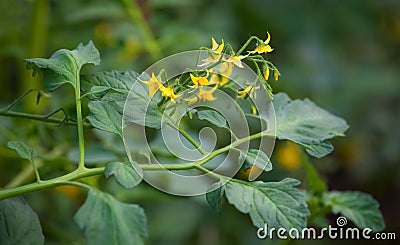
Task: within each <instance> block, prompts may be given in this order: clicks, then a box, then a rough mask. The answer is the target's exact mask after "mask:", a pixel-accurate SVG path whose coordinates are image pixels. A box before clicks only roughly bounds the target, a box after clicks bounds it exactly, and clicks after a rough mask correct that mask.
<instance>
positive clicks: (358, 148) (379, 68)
mask: <svg viewBox="0 0 400 245" xmlns="http://www.w3.org/2000/svg"><path fill="white" fill-rule="evenodd" d="M399 9H400V2H399V1H395V0H392V1H390V0H387V1H372V0H369V1H361V0H355V1H335V0H324V1H318V2H316V1H295V0H287V1H257V0H249V1H239V0H234V1H229V2H228V1H222V0H214V1H211V0H206V1H200V0H195V1H190V0H168V1H162V0H147V1H146V0H138V1H136V2H135V1H117V0H97V1H94V0H76V1H55V0H53V1H52V0H30V1H29V0H14V1H9V0H3V1H1V2H0V10H1V13H2V14H1V16H0V74H1V79H2V81H1V87H0V106H2V107H4V106H6V105H7V104H9V103H10V102H11V101H12V100H13V99H15V98H17V97H18V96H19V95H21V94H22V93H24V92H25V91H26V90H27V88H29V87H32V85H34V86H33V87H37V88H43V87H42V86H43V85H41V84H40V83H38V82H35V80H34V79H32V78H31V74H30V72H28V71H26V70H25V64H24V62H23V59H25V58H31V57H48V56H50V55H51V53H52V52H53V51H54V50H57V49H59V48H68V49H71V48H73V47H76V45H77V44H78V43H80V42H83V43H87V41H89V40H93V42H94V43H95V44H96V46H97V48H98V49H99V50H100V51H101V53H102V64H101V66H100V68H98V69H101V70H112V69H118V70H125V69H132V70H136V71H138V72H140V71H142V70H143V69H144V68H146V67H147V66H148V65H149V64H151V63H152V62H153V61H156V60H157V59H159V58H161V57H163V56H166V55H170V54H173V53H176V52H179V51H185V50H191V49H195V48H198V47H200V46H209V45H210V38H211V37H215V38H216V39H217V40H220V39H221V38H224V39H225V40H229V42H230V43H232V44H233V46H234V47H235V44H236V47H238V46H239V44H241V43H243V42H244V41H245V40H246V39H247V38H248V37H249V36H250V35H257V36H260V37H263V36H264V35H266V31H267V30H268V31H269V32H270V33H272V36H273V39H272V41H271V43H272V44H273V47H274V48H275V50H276V52H277V53H279V55H276V56H275V54H274V52H273V53H271V54H270V55H271V58H273V59H274V61H275V63H276V64H277V66H278V67H280V72H281V74H282V77H281V78H280V80H279V82H274V83H273V88H274V89H275V92H279V91H286V92H287V93H288V94H289V95H290V96H291V97H293V98H303V97H310V98H312V99H313V100H314V101H315V102H316V103H317V104H319V105H321V106H323V107H325V108H327V109H328V110H329V111H331V112H334V113H335V114H337V115H340V116H341V117H343V118H345V119H346V120H347V122H348V123H349V125H350V130H349V131H348V132H347V137H346V140H336V141H335V142H334V144H335V148H336V150H335V152H334V153H333V154H331V155H330V156H329V157H327V158H324V159H320V160H317V159H312V161H313V162H315V163H317V164H316V166H317V167H318V169H319V170H320V172H322V175H323V176H324V178H325V179H326V180H328V183H329V188H330V189H338V190H343V189H348V188H349V187H351V189H360V190H362V191H366V192H369V193H371V194H372V195H373V196H374V197H375V198H376V199H377V200H378V201H379V202H380V204H381V210H382V212H383V215H384V217H385V220H386V224H387V228H386V230H387V231H399V230H400V214H399V212H398V210H397V208H398V207H399V205H400V195H398V193H399V192H400V151H399V149H400V140H399V139H400V130H398V125H399V123H400V80H399V77H400V69H399V66H400V62H399V59H398V57H399V56H400V45H399V44H400V12H399V11H398V10H399ZM137 13H139V16H137ZM135 14H136V15H135ZM140 20H141V21H140ZM57 95H59V96H57ZM69 96H71V98H72V96H73V92H72V91H71V90H69V89H68V88H62V89H60V91H57V92H56V94H55V95H54V96H53V97H52V98H51V99H49V98H46V96H44V97H43V98H42V99H41V101H40V104H39V106H36V105H35V99H36V98H35V96H34V95H30V96H29V97H28V98H26V99H25V100H24V103H23V104H22V105H19V106H18V107H16V108H15V110H18V111H26V112H31V113H47V112H50V111H51V110H53V109H57V108H60V107H62V108H64V109H65V111H66V112H67V113H68V114H69V115H74V112H73V111H74V110H73V109H74V108H73V104H70V103H71V101H72V100H70V99H66V98H67V97H69ZM58 115H60V116H62V114H58ZM59 128H62V130H59ZM86 137H87V139H88V140H87V142H93V143H92V145H91V146H90V145H89V147H92V148H93V149H94V150H93V152H94V155H95V154H96V152H97V153H98V152H101V151H102V150H101V149H99V148H98V145H97V143H96V141H97V142H98V141H102V143H103V145H106V146H107V147H109V148H108V149H111V150H112V151H113V152H114V153H115V154H116V155H118V154H121V152H118V147H117V146H115V144H113V142H115V140H114V139H113V138H112V137H110V136H108V135H107V134H104V133H97V132H96V133H94V134H90V135H89V134H88V135H86ZM21 139H25V141H26V142H27V143H29V144H30V145H34V146H35V148H36V149H37V151H38V153H39V155H44V156H43V158H44V159H45V160H44V161H45V164H44V162H38V163H37V164H38V165H42V167H41V173H42V175H43V176H47V177H52V176H49V175H48V174H50V173H51V175H55V174H57V173H61V172H63V171H70V170H71V169H73V168H74V166H70V164H69V163H68V162H69V158H73V157H74V152H75V153H76V147H77V136H76V135H75V131H74V129H73V128H71V127H68V126H64V125H61V126H54V125H49V124H43V123H38V122H33V121H29V120H26V119H11V118H5V117H0V154H1V157H0V186H6V185H8V186H12V185H17V184H21V183H20V182H21V181H22V182H28V181H30V179H29V177H27V176H32V177H33V175H32V172H30V166H29V165H27V164H25V163H24V164H23V163H22V162H20V161H19V160H18V161H17V160H16V156H15V154H14V153H13V152H12V151H11V150H9V149H7V148H6V142H7V141H9V140H21ZM276 148H277V154H275V156H276V157H274V158H273V159H272V160H273V162H278V163H281V164H280V166H281V167H279V165H278V164H275V165H274V167H275V169H274V170H273V171H272V173H268V174H264V175H263V176H262V177H261V178H263V179H265V180H276V179H280V178H282V177H285V176H287V175H288V172H290V173H291V174H292V175H296V176H299V178H300V179H301V176H304V171H303V169H302V168H297V165H298V164H299V163H298V162H296V157H297V156H296V154H297V153H296V151H298V149H295V148H293V146H290V145H287V144H286V143H285V142H280V143H279V144H277V146H276ZM66 152H67V153H68V154H65V153H66ZM282 152H289V153H290V152H292V153H291V154H293V156H292V157H291V158H288V157H286V158H285V157H282V156H281V155H282ZM122 154H123V153H122ZM104 157H105V158H107V157H108V159H109V158H110V157H111V158H112V157H113V156H104ZM297 158H298V157H297ZM298 161H299V160H298ZM21 170H23V171H22V172H21V173H20V171H21ZM18 173H20V174H18ZM17 174H18V175H17ZM46 174H47V175H46ZM16 175H17V176H18V179H13V180H12V177H13V176H16ZM10 181H11V182H10ZM86 181H89V182H90V183H97V182H98V181H99V185H105V188H106V189H108V191H109V192H112V193H115V194H116V197H117V199H119V200H122V201H128V202H135V203H139V204H140V205H142V206H143V207H144V208H145V210H146V213H147V215H148V220H149V224H148V226H149V233H150V234H151V236H150V237H149V238H148V240H147V241H146V242H147V244H188V243H190V244H208V245H212V244H269V243H268V242H266V241H260V240H258V239H257V237H256V235H255V234H256V233H255V232H256V230H255V228H253V227H252V226H251V225H250V220H249V218H248V217H247V216H245V215H243V214H240V213H239V212H236V211H234V210H233V208H232V207H230V206H228V205H226V206H225V208H224V210H223V212H222V214H219V215H216V214H215V213H213V211H212V210H211V208H209V207H208V206H207V204H206V202H205V200H204V199H202V198H190V199H183V198H177V197H171V196H167V195H165V194H162V193H160V192H158V191H157V190H154V189H152V188H150V187H148V186H147V185H146V184H144V183H142V184H141V185H140V186H139V187H137V188H135V189H133V190H130V191H126V190H123V189H122V188H120V187H119V186H118V185H117V184H115V183H114V182H111V183H108V182H107V183H106V182H104V180H103V178H100V180H98V179H97V178H89V179H87V180H86ZM84 198H85V195H84V193H81V192H80V190H78V189H76V188H74V187H71V188H57V189H56V191H44V192H41V193H34V194H29V195H27V200H28V202H29V203H30V204H31V205H32V208H33V210H35V211H36V212H37V213H38V215H39V217H40V220H41V222H42V227H43V231H44V234H45V236H46V239H47V240H46V242H47V244H78V243H79V242H82V239H83V237H82V233H81V232H80V231H79V229H78V227H77V225H76V224H75V223H74V221H73V219H72V216H73V213H75V212H76V210H77V208H78V207H79V205H81V204H82V203H83V201H84ZM304 242H306V241H296V242H293V243H296V244H302V243H304ZM325 242H329V241H324V243H325ZM315 243H319V241H315Z"/></svg>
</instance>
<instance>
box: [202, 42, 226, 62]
mask: <svg viewBox="0 0 400 245" xmlns="http://www.w3.org/2000/svg"><path fill="white" fill-rule="evenodd" d="M211 42H212V47H211V51H212V53H211V54H210V55H209V56H208V58H207V59H204V60H202V61H204V62H205V63H204V64H203V65H207V64H209V63H213V62H217V61H218V60H220V59H221V55H222V50H224V46H225V44H224V39H222V40H221V44H218V43H217V42H216V41H215V39H214V38H211Z"/></svg>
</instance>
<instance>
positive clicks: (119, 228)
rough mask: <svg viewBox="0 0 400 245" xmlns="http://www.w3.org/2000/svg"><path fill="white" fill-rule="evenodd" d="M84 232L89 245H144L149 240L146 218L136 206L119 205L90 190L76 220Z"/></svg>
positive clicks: (111, 199)
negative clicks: (143, 238)
mask: <svg viewBox="0 0 400 245" xmlns="http://www.w3.org/2000/svg"><path fill="white" fill-rule="evenodd" d="M74 219H75V221H76V222H77V224H78V225H79V227H80V228H81V229H82V230H83V231H84V234H85V238H86V244H89V245H90V244H138V245H139V244H143V241H142V237H144V236H147V230H146V223H147V221H146V216H145V214H144V211H143V209H142V208H141V207H139V206H138V205H136V204H126V203H122V202H119V201H117V200H116V199H114V197H112V196H111V195H109V194H106V193H103V192H100V191H97V190H94V189H91V190H90V191H89V194H88V197H87V199H86V202H85V203H84V204H83V205H82V207H81V208H80V209H79V210H78V212H77V213H76V214H75V217H74Z"/></svg>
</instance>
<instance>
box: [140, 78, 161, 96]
mask: <svg viewBox="0 0 400 245" xmlns="http://www.w3.org/2000/svg"><path fill="white" fill-rule="evenodd" d="M142 82H143V83H144V84H146V85H147V86H149V97H153V95H154V94H155V93H157V91H158V89H160V86H162V83H161V82H160V81H159V80H158V79H157V78H156V76H155V75H154V73H151V78H150V80H148V81H142Z"/></svg>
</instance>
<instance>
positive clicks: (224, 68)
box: [210, 62, 234, 86]
mask: <svg viewBox="0 0 400 245" xmlns="http://www.w3.org/2000/svg"><path fill="white" fill-rule="evenodd" d="M233 66H234V65H233V64H232V63H228V62H224V63H221V64H220V65H219V66H217V67H216V69H215V71H214V72H215V73H214V74H212V75H211V78H210V84H218V86H224V85H225V84H226V83H227V82H228V81H229V76H230V75H231V74H232V70H233ZM217 68H218V69H217Z"/></svg>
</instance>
